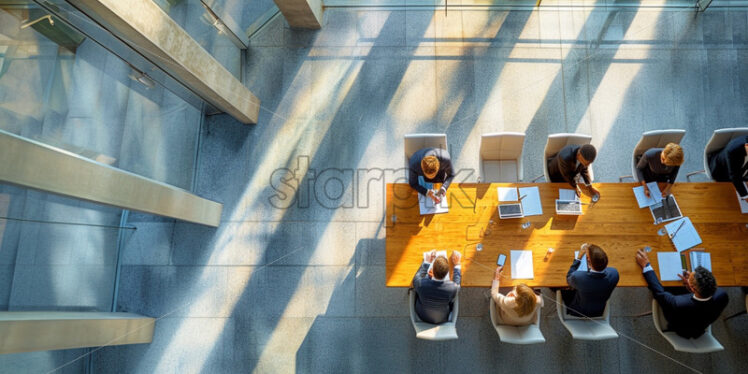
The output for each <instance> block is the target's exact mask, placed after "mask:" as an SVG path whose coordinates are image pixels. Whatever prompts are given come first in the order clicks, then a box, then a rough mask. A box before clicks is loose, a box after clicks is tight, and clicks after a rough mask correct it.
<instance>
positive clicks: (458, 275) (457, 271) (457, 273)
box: [452, 251, 462, 287]
mask: <svg viewBox="0 0 748 374" xmlns="http://www.w3.org/2000/svg"><path fill="white" fill-rule="evenodd" d="M461 260H462V255H461V254H460V252H457V251H452V263H453V264H454V269H453V270H452V275H453V278H454V279H452V281H453V282H455V284H456V285H457V286H458V287H459V286H460V281H462V266H461V265H460V261H461Z"/></svg>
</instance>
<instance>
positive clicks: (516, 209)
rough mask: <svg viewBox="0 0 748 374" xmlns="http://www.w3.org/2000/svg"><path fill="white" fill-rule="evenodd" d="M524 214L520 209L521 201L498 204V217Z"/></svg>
mask: <svg viewBox="0 0 748 374" xmlns="http://www.w3.org/2000/svg"><path fill="white" fill-rule="evenodd" d="M524 216H525V213H524V212H523V211H522V204H521V203H515V204H502V205H499V218H501V219H508V218H522V217H524Z"/></svg>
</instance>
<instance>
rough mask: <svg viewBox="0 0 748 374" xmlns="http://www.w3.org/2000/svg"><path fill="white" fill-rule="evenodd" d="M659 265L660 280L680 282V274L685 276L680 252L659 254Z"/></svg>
mask: <svg viewBox="0 0 748 374" xmlns="http://www.w3.org/2000/svg"><path fill="white" fill-rule="evenodd" d="M657 264H658V265H659V267H660V280H662V281H675V280H680V278H678V274H683V270H685V269H684V266H683V261H681V258H680V253H678V252H657Z"/></svg>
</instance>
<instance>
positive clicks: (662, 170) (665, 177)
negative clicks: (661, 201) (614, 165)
mask: <svg viewBox="0 0 748 374" xmlns="http://www.w3.org/2000/svg"><path fill="white" fill-rule="evenodd" d="M682 164H683V148H681V146H680V145H678V144H675V143H668V144H667V145H666V146H665V148H650V149H648V150H647V151H646V152H644V154H642V155H641V158H639V161H638V162H637V163H636V175H637V176H638V177H639V182H641V184H642V186H643V187H644V194H645V195H647V197H649V187H647V183H650V182H662V183H667V186H666V187H665V188H664V189H662V196H667V195H670V189H671V188H672V187H673V184H674V183H675V178H677V177H678V170H680V166H681V165H682Z"/></svg>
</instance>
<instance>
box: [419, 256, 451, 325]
mask: <svg viewBox="0 0 748 374" xmlns="http://www.w3.org/2000/svg"><path fill="white" fill-rule="evenodd" d="M461 258H462V255H460V252H458V251H453V252H452V263H453V264H454V270H453V271H452V274H453V276H452V278H453V280H449V279H446V278H447V275H448V274H449V261H447V259H446V258H444V257H436V251H431V252H430V253H427V254H425V255H424V260H423V263H421V267H419V268H418V272H417V273H416V275H415V276H414V277H413V290H414V291H415V293H416V305H415V309H416V314H418V317H419V318H421V320H422V321H424V322H428V323H433V324H440V323H444V322H447V320H448V319H449V313H450V312H451V311H452V305H453V303H454V299H455V296H457V292H459V290H460V280H461V278H462V277H461V272H460V268H461V266H460V260H461ZM432 263H433V264H434V265H433V267H431V271H429V267H430V266H431V264H432ZM427 275H428V276H427Z"/></svg>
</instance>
